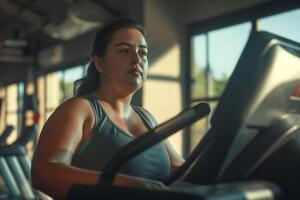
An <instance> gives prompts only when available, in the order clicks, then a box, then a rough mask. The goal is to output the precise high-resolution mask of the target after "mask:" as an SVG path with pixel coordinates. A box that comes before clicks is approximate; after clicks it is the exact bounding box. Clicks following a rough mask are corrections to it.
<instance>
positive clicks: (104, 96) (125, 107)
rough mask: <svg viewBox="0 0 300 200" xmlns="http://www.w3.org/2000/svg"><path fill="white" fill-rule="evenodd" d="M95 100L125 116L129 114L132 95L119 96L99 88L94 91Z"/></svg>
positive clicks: (108, 89)
mask: <svg viewBox="0 0 300 200" xmlns="http://www.w3.org/2000/svg"><path fill="white" fill-rule="evenodd" d="M95 95H96V96H97V98H98V99H99V100H100V101H101V102H104V103H105V104H108V105H109V107H110V108H111V109H113V110H114V111H115V112H116V113H119V114H120V115H122V116H126V115H127V114H128V113H130V112H131V109H132V108H131V106H130V103H131V99H132V96H133V94H127V95H124V94H119V93H117V92H115V91H114V90H112V89H111V88H108V87H100V88H98V89H97V90H96V91H95Z"/></svg>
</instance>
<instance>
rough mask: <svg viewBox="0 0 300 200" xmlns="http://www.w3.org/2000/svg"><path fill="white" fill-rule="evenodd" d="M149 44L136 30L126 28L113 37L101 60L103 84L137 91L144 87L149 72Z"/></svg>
mask: <svg viewBox="0 0 300 200" xmlns="http://www.w3.org/2000/svg"><path fill="white" fill-rule="evenodd" d="M147 53H148V48H147V43H146V40H145V38H144V36H143V34H142V33H141V32H140V31H138V30H137V29H134V28H124V29H121V30H119V31H117V32H115V34H114V35H113V37H112V40H111V42H110V43H109V44H108V46H107V48H106V53H105V55H104V56H103V57H102V58H101V62H102V69H100V71H101V84H107V83H108V84H111V85H112V86H113V87H114V88H120V89H125V88H127V89H129V90H131V91H136V90H137V89H139V88H140V87H142V86H143V83H144V81H145V79H146V78H147V72H148V59H147Z"/></svg>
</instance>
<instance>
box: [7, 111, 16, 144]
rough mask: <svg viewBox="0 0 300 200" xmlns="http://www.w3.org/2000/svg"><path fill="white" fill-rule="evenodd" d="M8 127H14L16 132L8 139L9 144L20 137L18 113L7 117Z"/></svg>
mask: <svg viewBox="0 0 300 200" xmlns="http://www.w3.org/2000/svg"><path fill="white" fill-rule="evenodd" d="M6 119H7V125H13V127H14V130H13V131H12V133H11V134H10V135H9V137H8V139H7V144H11V143H13V142H14V141H15V140H16V139H17V137H18V115H17V113H8V114H7V116H6Z"/></svg>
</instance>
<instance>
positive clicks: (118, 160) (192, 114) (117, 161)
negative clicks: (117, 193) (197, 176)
mask: <svg viewBox="0 0 300 200" xmlns="http://www.w3.org/2000/svg"><path fill="white" fill-rule="evenodd" d="M209 113H210V107H209V105H208V104H207V103H199V104H197V105H195V106H193V107H191V108H189V109H187V110H185V111H182V112H180V113H179V114H177V115H176V116H175V117H173V118H171V119H169V120H167V121H166V122H164V123H162V124H160V125H158V126H156V127H155V128H153V129H151V130H149V131H148V132H147V133H145V134H143V135H142V136H140V137H138V138H136V139H135V140H134V141H133V142H131V143H129V144H128V145H126V146H125V147H123V148H121V149H120V150H119V151H117V153H116V154H115V155H114V156H113V157H112V158H111V159H110V160H109V161H108V163H107V164H106V165H105V167H104V169H103V171H102V175H101V178H100V179H99V180H98V184H99V185H101V184H103V185H112V183H113V180H114V178H115V176H116V174H117V171H118V170H119V169H120V168H121V166H122V165H123V164H124V163H126V162H127V161H129V160H130V159H131V158H133V157H134V156H136V155H138V154H140V153H141V152H143V151H145V150H147V149H148V148H150V147H152V146H153V145H155V144H157V143H159V142H160V141H162V140H164V139H165V138H167V137H169V136H170V135H172V134H174V133H176V132H177V131H178V130H180V129H182V128H184V127H186V126H189V125H190V124H192V123H193V122H195V121H197V120H199V119H201V118H203V117H205V116H207V115H208V114H209Z"/></svg>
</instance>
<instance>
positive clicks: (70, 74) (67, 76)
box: [64, 66, 83, 99]
mask: <svg viewBox="0 0 300 200" xmlns="http://www.w3.org/2000/svg"><path fill="white" fill-rule="evenodd" d="M82 72H83V70H82V66H78V67H74V68H71V69H68V70H66V71H65V73H64V90H65V96H64V98H65V99H68V98H70V97H72V96H73V85H74V81H76V80H78V79H80V78H81V77H82V76H83V73H82Z"/></svg>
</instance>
